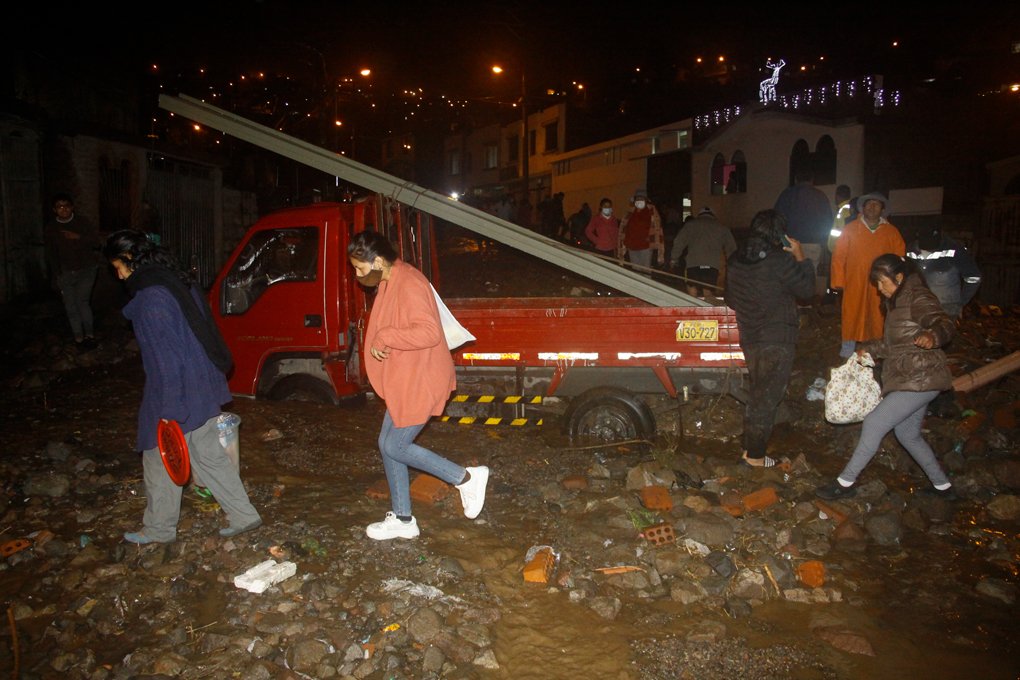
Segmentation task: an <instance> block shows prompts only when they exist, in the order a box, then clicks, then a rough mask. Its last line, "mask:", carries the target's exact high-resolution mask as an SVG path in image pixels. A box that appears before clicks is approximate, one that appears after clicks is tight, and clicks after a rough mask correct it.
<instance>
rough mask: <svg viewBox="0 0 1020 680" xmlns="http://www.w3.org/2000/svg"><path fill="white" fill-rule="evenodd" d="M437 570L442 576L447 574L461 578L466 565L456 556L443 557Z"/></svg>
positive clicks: (447, 575)
mask: <svg viewBox="0 0 1020 680" xmlns="http://www.w3.org/2000/svg"><path fill="white" fill-rule="evenodd" d="M437 572H438V573H439V574H440V575H441V576H446V577H449V578H458V579H459V578H463V577H464V567H463V566H462V565H461V563H460V560H458V559H456V558H454V557H444V558H443V559H441V560H439V567H438V568H437Z"/></svg>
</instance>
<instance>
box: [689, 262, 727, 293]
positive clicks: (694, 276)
mask: <svg viewBox="0 0 1020 680" xmlns="http://www.w3.org/2000/svg"><path fill="white" fill-rule="evenodd" d="M686 273H687V285H688V287H690V288H694V289H696V290H697V291H698V295H700V296H701V297H704V296H705V295H715V294H716V289H715V286H716V284H717V283H719V270H718V269H716V268H715V267H688V268H687V272H686ZM699 283H707V284H708V287H706V286H699V285H698V284H699Z"/></svg>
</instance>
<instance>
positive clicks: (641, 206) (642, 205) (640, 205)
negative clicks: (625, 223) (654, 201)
mask: <svg viewBox="0 0 1020 680" xmlns="http://www.w3.org/2000/svg"><path fill="white" fill-rule="evenodd" d="M634 207H635V208H637V209H638V210H644V209H645V202H644V201H634Z"/></svg>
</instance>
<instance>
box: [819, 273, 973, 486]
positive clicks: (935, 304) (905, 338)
mask: <svg viewBox="0 0 1020 680" xmlns="http://www.w3.org/2000/svg"><path fill="white" fill-rule="evenodd" d="M871 281H872V282H873V283H874V284H875V286H876V287H877V288H878V292H879V294H881V296H882V297H883V298H884V306H885V329H884V333H883V336H882V338H881V339H878V340H873V341H870V342H867V343H865V344H864V345H863V346H862V347H859V348H858V349H857V353H858V354H864V353H865V352H868V353H870V354H872V355H873V356H875V357H877V358H880V359H882V360H883V362H882V395H883V396H882V401H880V402H879V403H878V406H876V407H875V408H874V410H873V411H872V412H871V413H869V414H868V415H867V417H865V419H864V423H863V425H862V427H861V436H860V439H859V440H858V442H857V448H855V449H854V453H853V455H852V456H851V457H850V461H849V462H848V463H847V464H846V466H845V467H844V468H843V471H842V472H840V473H839V476H838V477H837V478H836V480H835V481H833V482H830V483H829V484H826V485H825V486H821V487H818V488H817V489H815V495H816V496H818V497H819V498H824V499H826V500H833V499H837V498H845V497H847V496H852V495H854V493H856V489H855V488H854V482H856V481H857V477H858V476H859V475H860V474H861V472H862V471H863V470H864V468H865V466H867V464H868V463H869V462H871V459H872V458H873V457H874V455H875V453H876V452H877V451H878V447H879V446H880V445H881V444H882V438H883V437H885V435H887V434H888V433H889V430H895V432H896V438H897V439H898V440H899V442H900V444H902V445H903V448H905V449H906V450H907V452H908V453H909V454H910V456H911V457H912V458H913V459H914V460H915V461H917V464H918V465H920V466H921V469H922V470H924V473H925V474H926V475H927V476H928V479H929V480H930V481H931V483H932V488H930V489H926V490H925V492H926V493H931V494H934V495H936V496H942V497H945V498H955V494H953V486H952V483H951V482H950V481H949V478H948V477H946V473H945V472H943V470H942V467H941V466H940V465H939V462H938V460H937V459H936V458H935V453H934V452H933V451H932V450H931V446H929V445H928V442H926V441H925V440H924V437H923V436H922V435H921V423H922V421H923V420H924V415H925V413H926V412H927V410H928V404H929V403H930V402H931V401H932V400H933V399H934V398H935V397H937V396H938V395H939V393H940V392H942V391H943V390H947V389H949V388H950V387H952V381H953V378H952V374H951V373H950V372H949V367H948V366H947V365H946V355H945V352H943V351H942V350H941V349H939V348H940V347H944V346H945V345H946V343H948V342H949V341H950V340H951V339H952V337H953V334H954V332H955V331H956V324H955V323H953V320H952V319H950V318H949V315H948V314H946V313H945V311H943V309H942V307H941V306H940V305H939V301H938V298H936V297H935V294H934V293H932V292H931V291H930V290H928V287H927V286H926V285H925V283H924V279H922V278H921V275H920V273H919V272H918V271H917V267H916V265H914V263H913V261H912V260H908V259H906V258H904V257H902V256H900V255H897V254H895V253H886V254H884V255H879V256H878V257H877V258H875V260H874V262H873V263H872V265H871Z"/></svg>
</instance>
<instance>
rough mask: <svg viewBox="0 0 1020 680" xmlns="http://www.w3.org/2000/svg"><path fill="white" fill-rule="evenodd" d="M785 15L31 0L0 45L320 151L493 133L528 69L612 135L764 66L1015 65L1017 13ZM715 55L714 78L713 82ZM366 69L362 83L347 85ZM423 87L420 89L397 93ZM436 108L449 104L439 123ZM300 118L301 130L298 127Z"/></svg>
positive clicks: (723, 7) (664, 7)
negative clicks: (399, 136)
mask: <svg viewBox="0 0 1020 680" xmlns="http://www.w3.org/2000/svg"><path fill="white" fill-rule="evenodd" d="M775 4H780V3H775ZM781 4H782V5H783V6H784V8H783V9H781V10H771V9H769V7H770V5H769V4H768V3H764V2H759V3H725V4H724V3H715V4H708V3H680V2H669V3H645V4H643V5H642V4H638V3H617V4H616V5H614V6H611V7H597V6H596V5H595V4H594V3H589V4H587V5H585V4H583V3H577V2H536V1H534V0H512V1H510V2H474V3H472V2H463V1H460V0H450V1H446V2H427V1H423V2H414V3H412V2H393V1H391V0H373V1H372V2H346V1H345V2H321V1H320V2H300V1H292V2H286V1H284V0H257V1H256V0H248V1H244V2H207V3H204V4H198V3H193V2H189V3H164V4H159V5H156V4H140V5H137V6H133V7H131V9H130V10H128V11H124V10H122V9H120V8H119V7H118V10H117V11H115V10H113V9H111V8H110V7H109V5H107V4H96V3H91V4H87V3H57V4H46V5H42V4H39V5H36V6H33V7H30V8H28V9H19V10H18V12H19V13H20V14H18V15H17V16H18V19H17V21H7V22H5V28H7V29H10V28H12V27H13V26H17V30H16V31H11V30H7V31H6V33H7V34H9V35H8V36H7V40H6V42H5V43H4V45H3V49H5V50H7V51H8V52H9V53H11V56H12V57H13V58H11V59H8V60H7V63H16V62H18V61H19V60H20V61H21V62H25V63H31V64H32V65H33V66H32V68H31V71H32V72H33V73H34V74H35V75H36V76H37V77H45V76H44V75H42V74H47V73H48V74H50V75H52V74H60V77H61V78H63V79H65V80H64V83H62V84H61V85H60V86H59V87H58V88H55V89H56V90H57V95H58V96H60V95H62V94H63V92H65V91H66V93H67V98H68V99H69V100H73V99H74V97H75V96H76V95H77V93H76V88H77V89H79V90H80V89H91V88H97V87H98V88H108V89H109V90H110V91H111V92H116V91H121V92H125V91H137V92H140V93H141V94H140V96H139V100H140V103H139V106H140V107H141V109H142V110H141V111H140V112H139V118H140V120H141V122H142V126H141V127H142V128H143V132H144V131H145V130H144V127H145V125H147V124H152V125H162V124H163V123H164V122H165V121H164V120H160V121H159V122H156V123H149V122H148V118H149V117H153V116H155V117H159V116H165V113H164V112H161V111H160V110H159V109H158V107H157V106H156V102H157V99H158V97H157V95H158V93H160V92H163V93H167V94H173V95H176V94H181V93H183V94H188V95H191V96H195V97H200V98H204V99H207V100H209V101H212V102H213V103H216V104H218V105H221V106H223V107H224V108H228V109H230V110H233V111H236V112H238V113H240V114H241V115H246V116H249V117H254V118H256V119H257V120H260V122H268V123H271V124H273V125H274V126H277V127H279V128H280V129H283V130H285V131H287V132H290V133H292V134H296V135H298V136H303V137H305V138H306V139H310V141H314V142H316V143H323V144H324V145H325V144H326V142H325V141H323V139H322V135H323V134H325V135H327V136H331V135H332V134H333V132H332V127H331V126H332V125H333V119H334V117H336V118H348V119H349V120H352V121H353V120H355V119H356V118H359V117H360V122H358V123H357V125H358V126H359V127H360V130H361V134H363V135H364V134H369V135H375V136H376V139H380V138H382V137H383V136H386V135H389V134H391V133H394V132H398V131H399V129H398V128H399V127H400V126H401V125H404V124H407V125H408V126H410V125H411V123H413V122H417V121H420V120H422V118H424V117H426V116H429V115H431V116H432V117H433V119H434V120H435V119H438V117H441V116H446V115H448V114H453V113H456V115H459V116H460V119H461V120H467V121H468V123H469V124H471V123H478V124H485V122H487V121H488V120H491V117H492V116H496V117H501V118H502V119H503V122H504V123H505V122H507V121H509V120H510V119H511V118H510V116H513V115H516V114H515V113H514V111H513V109H512V108H511V106H510V105H512V103H513V102H515V101H516V100H517V99H518V97H519V94H520V78H519V75H518V74H519V73H520V68H521V67H522V66H523V68H524V70H525V72H526V74H527V82H528V91H529V98H530V103H529V106H530V107H532V108H535V107H536V106H540V105H542V104H543V103H545V102H548V103H552V102H553V101H554V100H556V99H557V98H558V97H562V96H565V94H570V96H574V97H576V96H577V95H578V93H579V90H578V88H577V83H581V84H583V86H584V88H583V90H584V96H585V103H586V104H587V105H588V106H589V107H590V112H591V113H592V114H593V116H594V118H595V119H599V120H603V121H606V125H605V126H604V128H605V129H604V133H605V134H606V135H608V136H615V135H617V134H625V133H628V132H634V131H637V130H641V129H646V128H648V127H652V126H654V125H660V124H664V123H668V122H671V121H675V120H680V119H683V118H686V117H690V116H693V115H697V114H699V113H704V112H705V111H708V110H711V109H712V108H716V107H719V106H730V105H733V104H745V103H747V102H748V101H750V100H752V99H753V98H754V97H755V96H756V94H757V83H758V82H759V81H760V80H761V79H762V78H764V77H767V76H768V75H770V72H768V71H767V69H766V68H765V61H766V60H767V59H768V58H779V57H781V58H783V59H785V60H786V62H787V67H786V69H785V71H784V72H783V74H782V75H783V83H784V86H785V89H788V90H797V89H804V88H807V87H811V86H813V85H815V84H819V83H825V82H832V81H833V80H835V79H839V78H859V77H861V76H864V75H869V74H883V75H885V77H886V86H887V87H889V88H894V89H904V88H906V87H907V86H908V85H909V83H911V82H915V83H916V82H922V81H925V80H929V81H931V80H932V79H935V80H939V79H943V80H945V79H960V78H963V77H965V78H966V79H967V80H968V81H969V85H968V87H970V88H971V90H972V91H981V90H982V89H987V90H993V89H995V88H998V87H1000V86H1001V84H1002V83H1004V82H1013V81H1011V80H1010V79H1012V78H1016V79H1018V80H1020V73H1017V72H1016V71H1017V61H1018V56H1017V55H1013V56H1010V45H1011V41H1018V40H1020V3H1017V2H1009V3H1006V2H992V3H973V4H972V5H971V6H968V7H967V8H966V11H964V10H963V9H960V8H959V7H957V8H952V9H947V8H946V7H944V6H938V7H934V8H927V9H925V10H923V11H918V10H915V9H913V8H909V7H907V6H906V3H902V4H898V6H895V7H893V6H892V4H891V3H888V4H886V5H885V6H883V5H878V4H877V3H853V4H850V3H814V5H813V6H802V5H801V4H799V3H798V4H794V3H781ZM790 6H793V7H794V9H793V10H791V9H789V7H790ZM975 7H976V9H975ZM720 57H722V58H723V59H724V60H725V64H726V67H725V71H726V74H727V77H726V79H725V82H722V81H720V80H719V79H717V78H713V77H712V73H713V69H714V70H715V71H718V67H719V64H718V60H719V59H720ZM698 58H701V60H702V61H701V62H700V63H699V62H698V61H697V60H698ZM961 59H964V60H966V63H967V64H968V65H967V66H966V67H964V66H961V64H962V63H963V61H961ZM494 63H501V64H502V65H504V66H505V67H506V68H507V73H506V74H505V76H503V77H498V78H497V77H494V76H493V74H492V72H491V66H492V64H494ZM365 67H367V68H370V69H372V75H371V77H370V78H368V79H359V78H358V77H357V71H358V70H359V69H361V68H365ZM1010 69H1012V70H1013V71H1014V72H1013V73H1010V72H1009V70H1010ZM255 74H262V75H258V76H256V75H255ZM242 75H244V76H245V78H246V80H245V81H244V83H243V84H242V83H241V80H240V77H241V76H242ZM348 77H353V78H354V80H353V81H352V83H351V84H350V85H346V86H341V87H342V88H346V94H344V97H342V98H340V99H336V98H335V96H334V93H336V92H337V83H338V82H341V80H342V79H343V78H348ZM253 79H254V80H253ZM798 80H800V81H802V82H798ZM71 82H73V85H71V84H70V83H71ZM255 85H257V87H255ZM418 88H422V90H421V94H419V95H416V97H407V96H406V93H407V92H408V91H411V90H413V91H415V92H418ZM571 88H573V90H572V89H571ZM53 89H54V88H51V91H52V90H53ZM263 92H265V93H266V94H265V96H263V95H262V93H263ZM547 92H552V93H556V94H551V95H548V94H546V93H547ZM359 98H360V99H359ZM331 102H332V103H331ZM337 102H339V103H337ZM452 102H456V106H454V105H453V104H452ZM374 104H378V106H374ZM440 104H444V105H445V104H449V106H447V107H446V111H445V112H443V111H442V110H440V109H442V108H443V107H442V106H440ZM471 107H473V110H471ZM485 107H488V110H487V112H485V113H484V114H483V113H482V110H483V109H485ZM260 108H261V109H264V111H263V113H264V114H265V115H264V116H258V115H257V114H258V113H259V109H260ZM426 109H431V112H426ZM496 109H498V112H497V113H495V114H494V113H493V111H494V110H496ZM334 114H335V115H334ZM288 116H289V118H288ZM414 116H417V117H414ZM486 116H489V118H486ZM302 120H305V121H308V122H307V123H305V125H306V128H309V129H306V130H302V129H300V124H301V121H302ZM610 122H611V123H612V125H610ZM443 123H444V124H446V127H447V129H449V127H450V126H449V122H448V121H443ZM168 124H169V123H168ZM315 135H318V136H319V138H316V139H312V137H314V136H315ZM607 138H608V137H607ZM326 141H330V140H329V139H328V138H327V139H326ZM341 142H342V140H337V143H336V146H337V149H338V150H341V149H342V148H343V144H342V143H341ZM348 143H350V144H351V146H353V142H351V141H349V142H348Z"/></svg>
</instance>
